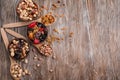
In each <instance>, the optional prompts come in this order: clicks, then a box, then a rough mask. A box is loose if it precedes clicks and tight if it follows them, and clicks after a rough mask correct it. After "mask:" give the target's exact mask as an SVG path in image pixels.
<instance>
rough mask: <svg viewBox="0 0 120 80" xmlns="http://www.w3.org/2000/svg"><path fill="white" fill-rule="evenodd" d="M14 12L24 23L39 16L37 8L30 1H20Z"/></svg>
mask: <svg viewBox="0 0 120 80" xmlns="http://www.w3.org/2000/svg"><path fill="white" fill-rule="evenodd" d="M16 10H17V13H18V15H19V18H20V19H22V20H24V21H28V20H33V19H35V18H37V16H38V14H39V10H38V6H37V4H35V3H34V2H33V1H32V0H22V1H21V2H20V3H19V4H18V6H17V9H16Z"/></svg>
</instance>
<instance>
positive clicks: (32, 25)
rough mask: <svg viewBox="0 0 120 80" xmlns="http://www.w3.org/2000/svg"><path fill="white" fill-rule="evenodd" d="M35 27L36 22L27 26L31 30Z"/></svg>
mask: <svg viewBox="0 0 120 80" xmlns="http://www.w3.org/2000/svg"><path fill="white" fill-rule="evenodd" d="M35 25H36V22H32V23H31V24H29V25H28V27H29V28H33V27H35Z"/></svg>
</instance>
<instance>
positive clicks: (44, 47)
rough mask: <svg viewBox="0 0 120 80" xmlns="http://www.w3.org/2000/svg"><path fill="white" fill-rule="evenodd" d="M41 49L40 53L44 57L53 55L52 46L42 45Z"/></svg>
mask: <svg viewBox="0 0 120 80" xmlns="http://www.w3.org/2000/svg"><path fill="white" fill-rule="evenodd" d="M39 49H40V53H41V54H43V55H45V56H49V55H51V54H52V52H53V50H52V48H51V46H50V45H48V44H42V45H41V46H40V47H39Z"/></svg>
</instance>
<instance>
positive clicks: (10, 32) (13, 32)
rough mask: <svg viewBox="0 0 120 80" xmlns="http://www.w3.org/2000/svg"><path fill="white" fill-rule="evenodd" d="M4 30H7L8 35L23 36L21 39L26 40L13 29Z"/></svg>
mask: <svg viewBox="0 0 120 80" xmlns="http://www.w3.org/2000/svg"><path fill="white" fill-rule="evenodd" d="M5 30H6V32H8V33H9V34H10V35H12V36H14V37H16V38H23V39H25V40H26V38H25V37H24V36H22V35H21V34H19V33H17V32H15V31H13V30H10V29H5Z"/></svg>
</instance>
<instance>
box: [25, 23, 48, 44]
mask: <svg viewBox="0 0 120 80" xmlns="http://www.w3.org/2000/svg"><path fill="white" fill-rule="evenodd" d="M27 35H28V38H29V39H30V40H31V41H32V42H33V43H34V44H39V43H40V42H43V41H44V40H45V39H46V37H47V35H48V30H47V28H46V26H45V25H43V24H42V23H39V22H32V23H31V24H29V25H28V29H27Z"/></svg>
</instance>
